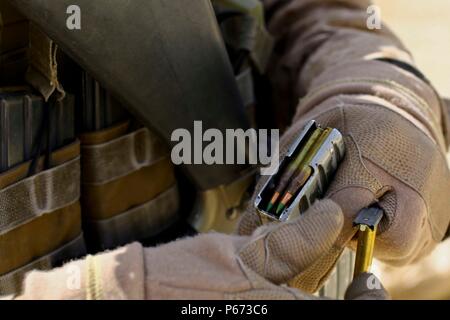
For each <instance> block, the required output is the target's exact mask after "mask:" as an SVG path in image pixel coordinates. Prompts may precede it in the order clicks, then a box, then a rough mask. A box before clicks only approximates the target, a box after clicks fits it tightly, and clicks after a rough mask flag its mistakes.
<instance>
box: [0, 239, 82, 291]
mask: <svg viewBox="0 0 450 320" xmlns="http://www.w3.org/2000/svg"><path fill="white" fill-rule="evenodd" d="M85 254H86V247H85V244H84V238H83V235H82V234H80V235H79V236H78V237H76V238H75V239H74V240H72V241H70V242H69V243H67V244H65V245H64V246H62V247H60V248H58V249H57V250H55V251H53V252H51V253H49V254H48V255H45V256H43V257H41V258H38V259H36V260H34V261H32V262H30V263H29V264H27V265H25V266H23V267H21V268H19V269H16V270H14V271H11V272H9V273H7V274H5V275H2V276H0V296H2V295H10V294H17V293H19V292H20V291H21V289H22V281H23V278H24V276H25V274H26V273H27V272H30V271H31V270H35V269H37V270H48V269H51V268H52V267H55V266H56V265H58V264H60V263H61V262H63V261H66V260H69V259H73V258H77V257H81V256H83V255H85Z"/></svg>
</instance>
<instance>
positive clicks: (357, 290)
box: [345, 273, 390, 300]
mask: <svg viewBox="0 0 450 320" xmlns="http://www.w3.org/2000/svg"><path fill="white" fill-rule="evenodd" d="M389 299H390V296H389V294H388V292H387V291H386V289H385V288H384V287H383V285H382V284H381V282H380V280H379V279H378V278H377V277H376V276H375V275H374V274H372V273H363V274H360V275H359V276H357V277H356V278H355V279H354V280H353V282H352V283H351V284H350V286H349V287H348V289H347V291H346V292H345V300H389Z"/></svg>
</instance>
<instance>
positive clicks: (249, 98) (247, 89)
mask: <svg viewBox="0 0 450 320" xmlns="http://www.w3.org/2000/svg"><path fill="white" fill-rule="evenodd" d="M236 82H237V85H238V88H239V92H240V93H241V97H242V102H243V103H244V106H246V107H247V106H251V105H254V104H255V102H256V100H255V91H254V85H253V76H252V69H251V68H246V69H245V70H244V71H242V72H241V73H240V74H238V75H237V76H236Z"/></svg>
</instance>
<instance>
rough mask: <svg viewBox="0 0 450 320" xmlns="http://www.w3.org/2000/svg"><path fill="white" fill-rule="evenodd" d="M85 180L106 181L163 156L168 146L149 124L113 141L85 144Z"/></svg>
mask: <svg viewBox="0 0 450 320" xmlns="http://www.w3.org/2000/svg"><path fill="white" fill-rule="evenodd" d="M81 150H82V155H83V156H82V158H81V163H82V167H83V183H85V184H105V183H107V182H110V181H113V180H116V179H118V178H120V177H123V176H126V175H127V174H129V173H132V172H134V171H137V170H139V169H141V168H143V167H146V166H149V165H151V164H154V163H156V162H157V161H159V160H161V159H162V158H163V157H165V156H166V155H167V150H166V149H165V148H164V147H163V146H162V144H161V143H160V141H159V139H158V138H157V137H156V136H154V135H153V134H151V133H150V131H149V130H148V129H147V128H142V129H139V130H137V131H135V132H133V133H130V134H127V135H125V136H122V137H120V138H117V139H114V140H112V141H109V142H106V143H103V144H98V145H88V146H82V147H81Z"/></svg>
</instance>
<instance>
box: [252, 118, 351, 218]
mask: <svg viewBox="0 0 450 320" xmlns="http://www.w3.org/2000/svg"><path fill="white" fill-rule="evenodd" d="M318 130H320V131H321V134H320V135H317V131H318ZM315 133H316V134H315ZM311 137H315V138H314V139H315V141H314V142H313V143H312V144H311ZM311 145H312V147H311ZM305 146H308V147H309V150H308V152H307V153H306V155H305V157H304V158H303V161H302V163H301V164H300V167H299V170H301V167H306V166H309V167H310V168H311V173H310V176H309V177H308V178H307V180H306V182H305V183H304V184H303V185H302V186H301V188H300V189H299V190H297V192H295V194H294V195H293V197H292V199H291V200H290V201H289V202H288V203H287V205H286V206H285V207H284V209H283V210H282V211H281V212H278V213H276V212H275V211H273V210H269V211H268V210H267V208H268V207H271V206H268V204H269V202H270V201H271V198H272V196H273V194H274V192H275V190H276V189H277V186H278V184H279V183H280V179H281V177H282V176H283V174H284V172H285V171H286V169H287V168H288V167H289V164H291V163H292V161H293V160H294V159H296V157H297V155H298V154H300V153H301V151H302V149H303V148H304V147H305ZM344 153H345V147H344V140H343V137H342V135H341V133H340V132H339V131H338V130H336V129H333V128H324V129H322V128H320V126H319V125H318V124H317V123H316V122H315V121H310V122H309V123H308V124H307V125H306V126H305V128H304V129H303V130H302V132H301V133H300V135H299V137H298V138H297V139H296V140H295V142H294V143H293V144H292V146H291V147H290V148H289V150H288V152H287V153H286V155H285V156H284V157H283V159H282V160H281V161H280V164H279V167H278V171H277V173H276V174H275V175H273V176H271V177H270V178H269V180H268V181H267V182H266V184H265V185H264V186H263V188H262V189H261V191H260V192H259V194H258V195H257V197H256V200H255V203H254V206H255V208H256V210H257V212H258V213H259V214H260V216H261V218H262V219H263V221H265V222H270V221H289V220H291V219H293V218H295V217H297V216H299V215H300V214H301V213H303V212H305V211H306V210H307V209H308V208H309V207H310V206H311V204H312V203H313V202H314V201H315V200H316V199H317V198H320V197H322V196H323V195H324V193H325V191H326V189H327V186H328V184H329V182H330V181H331V179H332V177H333V175H334V173H335V171H336V170H337V168H338V166H339V163H340V162H341V160H342V159H343V157H344ZM292 178H293V177H292Z"/></svg>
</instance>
